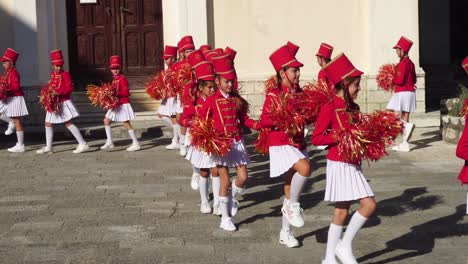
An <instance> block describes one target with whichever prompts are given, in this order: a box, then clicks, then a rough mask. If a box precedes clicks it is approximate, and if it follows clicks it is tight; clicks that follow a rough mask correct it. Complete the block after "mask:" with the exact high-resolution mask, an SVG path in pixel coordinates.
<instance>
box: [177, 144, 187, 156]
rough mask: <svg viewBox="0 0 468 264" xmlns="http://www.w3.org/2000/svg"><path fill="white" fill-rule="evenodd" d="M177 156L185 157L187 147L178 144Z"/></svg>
mask: <svg viewBox="0 0 468 264" xmlns="http://www.w3.org/2000/svg"><path fill="white" fill-rule="evenodd" d="M179 154H180V155H181V156H182V157H185V155H187V146H185V145H183V144H180V150H179Z"/></svg>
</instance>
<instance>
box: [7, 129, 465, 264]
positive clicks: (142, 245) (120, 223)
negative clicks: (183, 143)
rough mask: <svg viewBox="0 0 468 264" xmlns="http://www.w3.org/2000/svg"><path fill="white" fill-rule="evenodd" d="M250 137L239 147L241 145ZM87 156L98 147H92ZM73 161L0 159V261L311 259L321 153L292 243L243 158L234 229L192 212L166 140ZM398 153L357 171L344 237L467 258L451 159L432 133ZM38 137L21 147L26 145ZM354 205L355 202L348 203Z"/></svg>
mask: <svg viewBox="0 0 468 264" xmlns="http://www.w3.org/2000/svg"><path fill="white" fill-rule="evenodd" d="M253 137H254V136H253V135H248V136H247V138H246V140H247V142H248V143H251V142H252V139H253ZM90 143H91V145H92V146H93V147H94V148H95V149H97V147H98V146H100V145H101V144H102V143H103V142H102V141H93V142H90ZM128 143H129V141H126V140H123V141H121V142H120V144H119V145H118V147H117V148H116V149H115V150H114V151H111V152H103V151H97V150H96V151H91V152H89V153H86V154H81V155H74V154H72V153H71V150H72V149H73V148H74V142H70V141H61V142H58V143H56V148H55V150H56V153H55V154H51V155H43V156H39V155H36V154H35V153H34V151H28V152H26V153H23V154H9V153H8V152H6V150H4V148H6V147H7V144H6V143H5V142H2V143H1V149H2V150H1V152H0V188H1V190H0V263H2V264H6V263H28V264H30V263H31V264H32V263H47V264H49V263H67V264H72V263H106V264H107V263H108V264H111V263H112V264H123V263H138V264H140V263H142V264H144V263H186V264H188V263H204V264H212V263H213V264H214V263H233V264H234V263H281V264H283V263H284V264H286V263H320V259H321V256H322V255H323V253H324V251H325V245H326V244H325V243H326V236H327V229H328V225H329V222H330V220H331V216H332V212H333V207H332V206H330V205H329V204H328V203H325V202H323V201H322V199H323V195H324V186H325V174H324V172H325V164H326V160H325V156H324V155H325V152H324V151H318V150H315V149H314V147H311V148H310V154H311V162H312V166H313V168H314V172H313V174H312V176H311V178H310V180H309V181H308V186H307V188H306V190H305V192H304V194H303V195H302V198H301V199H302V206H303V208H304V213H305V215H306V224H305V226H304V227H303V228H300V229H296V230H295V234H296V236H297V237H298V239H299V240H300V241H301V243H302V246H301V247H300V248H296V249H288V248H284V247H283V246H282V245H279V244H278V242H277V241H278V233H279V227H280V220H281V219H280V204H281V200H280V198H281V196H282V194H281V192H282V184H281V180H280V179H274V180H272V179H269V178H268V175H269V174H268V173H269V172H268V169H269V165H268V160H267V158H266V157H263V156H260V155H256V154H254V153H253V148H252V146H251V144H249V150H250V151H251V159H252V164H250V166H249V172H250V177H251V179H250V182H249V184H248V189H247V190H246V192H245V193H244V194H243V196H242V198H241V199H240V208H241V210H240V212H239V215H238V216H237V217H236V222H237V223H238V224H239V231H237V232H234V233H226V232H223V231H221V230H220V229H219V228H218V224H219V218H218V217H215V216H213V215H202V214H201V213H199V207H198V203H199V194H198V192H194V191H192V190H191V189H190V176H191V170H190V165H189V164H188V163H187V162H185V161H184V160H183V159H182V158H181V157H179V156H178V155H177V154H176V153H175V152H173V151H167V150H165V149H164V145H165V144H168V143H169V139H167V138H149V137H148V138H143V139H142V143H143V150H142V151H139V152H136V153H127V152H126V151H124V148H125V146H126V144H128ZM413 143H415V144H416V146H415V149H414V151H412V152H410V153H391V155H390V156H389V157H386V158H384V159H383V160H381V161H379V162H378V163H371V164H370V167H368V166H367V165H366V166H365V168H364V172H365V174H366V176H367V177H368V179H369V181H370V185H371V186H372V188H373V190H374V191H375V193H376V195H377V200H378V209H377V213H376V215H375V217H373V218H372V219H371V220H370V221H369V222H368V224H367V225H366V226H365V228H364V229H363V230H361V232H360V233H359V234H358V236H357V238H356V240H355V242H354V244H353V245H354V248H355V255H356V256H357V257H359V261H360V263H455V264H458V263H460V264H467V263H468V253H467V251H466V249H468V239H467V238H468V218H467V216H466V215H465V210H466V209H465V204H464V203H465V199H466V198H465V197H466V196H465V195H466V194H465V192H464V191H463V190H462V187H461V186H460V185H459V183H458V182H457V180H456V176H457V173H458V172H459V169H460V168H461V166H462V163H463V162H462V161H461V160H458V159H457V158H456V157H455V145H449V144H446V143H443V142H441V141H440V139H439V135H438V131H437V130H436V129H435V128H424V129H418V130H416V133H415V136H414V138H413ZM41 144H42V142H30V143H29V144H28V149H29V150H35V149H38V148H39V147H40V146H41ZM353 208H355V207H353Z"/></svg>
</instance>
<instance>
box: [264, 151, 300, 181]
mask: <svg viewBox="0 0 468 264" xmlns="http://www.w3.org/2000/svg"><path fill="white" fill-rule="evenodd" d="M268 152H269V153H270V178H275V177H278V176H281V175H283V173H285V172H287V171H288V170H289V169H290V168H292V166H294V164H295V163H296V162H298V161H299V160H300V159H308V158H309V155H308V153H307V151H301V150H299V149H298V148H295V147H293V146H289V145H283V146H271V147H269V148H268Z"/></svg>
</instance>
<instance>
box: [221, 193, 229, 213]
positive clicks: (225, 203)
mask: <svg viewBox="0 0 468 264" xmlns="http://www.w3.org/2000/svg"><path fill="white" fill-rule="evenodd" d="M228 201H229V198H228V197H227V196H220V197H219V209H220V210H221V215H222V218H224V219H226V218H229V213H228Z"/></svg>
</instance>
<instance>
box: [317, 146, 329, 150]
mask: <svg viewBox="0 0 468 264" xmlns="http://www.w3.org/2000/svg"><path fill="white" fill-rule="evenodd" d="M327 147H328V145H319V146H316V148H317V149H319V150H324V149H326V148H327Z"/></svg>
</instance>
